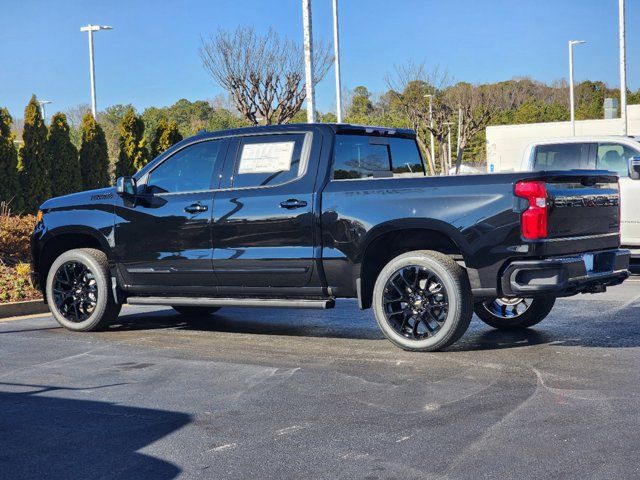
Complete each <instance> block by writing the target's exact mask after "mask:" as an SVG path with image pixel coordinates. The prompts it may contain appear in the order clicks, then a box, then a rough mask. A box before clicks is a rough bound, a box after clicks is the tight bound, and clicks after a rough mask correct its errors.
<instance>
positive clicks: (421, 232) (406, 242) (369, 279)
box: [356, 219, 466, 309]
mask: <svg viewBox="0 0 640 480" xmlns="http://www.w3.org/2000/svg"><path fill="white" fill-rule="evenodd" d="M414 250H435V251H438V252H441V253H444V254H447V255H450V256H452V257H453V258H454V259H455V260H458V261H464V259H465V252H466V242H465V241H464V238H462V235H461V234H460V232H459V231H458V230H456V229H455V228H454V227H453V226H451V225H449V224H447V223H445V222H442V221H439V220H431V219H401V220H394V221H390V222H387V223H385V224H382V225H379V226H377V227H376V228H374V229H372V230H371V231H370V232H369V234H368V235H367V238H366V240H365V242H364V247H363V249H362V255H361V257H360V268H359V270H356V271H357V272H358V278H357V279H356V282H357V291H358V302H359V305H360V308H363V309H365V308H369V307H371V301H372V298H373V287H374V285H375V281H376V279H377V277H378V274H379V273H380V271H381V270H382V268H383V267H384V266H385V265H386V264H387V263H388V262H389V261H390V260H391V259H392V258H395V257H397V256H398V255H401V254H403V253H406V252H410V251H414Z"/></svg>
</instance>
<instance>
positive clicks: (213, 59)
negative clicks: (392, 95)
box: [200, 27, 333, 125]
mask: <svg viewBox="0 0 640 480" xmlns="http://www.w3.org/2000/svg"><path fill="white" fill-rule="evenodd" d="M200 58H201V59H202V65H203V67H204V68H205V70H206V71H207V72H209V74H210V75H211V76H212V77H213V78H214V80H215V81H216V82H217V83H218V84H220V86H222V87H223V88H224V89H225V90H227V92H229V95H230V96H231V99H232V100H233V103H234V105H235V107H236V108H237V109H238V111H239V112H240V113H241V114H242V116H243V117H245V118H246V119H247V120H248V121H249V122H251V123H252V124H253V125H258V124H263V125H270V124H274V123H275V124H280V123H287V122H288V121H289V120H290V119H291V118H292V117H293V116H294V115H295V114H296V113H297V112H298V111H299V110H300V108H301V107H302V103H303V102H304V99H305V95H306V92H305V88H304V87H305V83H304V56H303V47H302V45H301V44H298V43H296V42H293V41H290V40H288V39H286V38H284V39H281V38H280V37H279V36H278V34H277V33H276V32H274V31H273V30H271V29H270V30H269V31H268V32H267V33H266V34H265V35H259V34H257V33H256V32H255V30H254V29H253V27H238V28H237V29H236V30H235V31H234V32H227V31H225V30H219V31H218V33H216V34H215V35H210V36H209V38H208V39H207V40H205V39H204V38H203V39H202V45H201V47H200ZM332 61H333V56H332V54H331V50H330V48H329V46H328V45H326V44H324V43H322V42H316V44H315V45H314V65H315V74H314V83H318V82H319V81H320V80H322V79H323V78H324V76H325V75H326V74H327V71H328V70H329V68H330V67H331V63H332Z"/></svg>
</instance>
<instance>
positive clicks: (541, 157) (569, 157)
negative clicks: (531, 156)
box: [533, 143, 589, 171]
mask: <svg viewBox="0 0 640 480" xmlns="http://www.w3.org/2000/svg"><path fill="white" fill-rule="evenodd" d="M588 168H589V144H588V143H563V144H555V145H540V146H538V147H536V155H535V163H534V165H533V169H534V170H537V171H540V170H576V169H588Z"/></svg>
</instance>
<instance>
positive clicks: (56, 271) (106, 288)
mask: <svg viewBox="0 0 640 480" xmlns="http://www.w3.org/2000/svg"><path fill="white" fill-rule="evenodd" d="M65 279H66V280H65ZM46 296H47V304H48V305H49V310H51V313H52V314H53V316H54V318H55V319H56V320H57V321H58V323H59V324H60V325H62V326H63V327H64V328H66V329H68V330H72V331H74V332H89V331H94V330H100V329H102V328H104V327H106V326H107V325H108V324H109V323H110V322H112V321H113V320H115V319H116V318H117V317H118V314H119V313H120V309H121V308H122V305H121V304H119V303H116V302H115V300H114V298H113V291H112V289H111V278H110V276H109V263H108V261H107V256H106V255H105V254H104V252H102V251H100V250H96V249H94V248H78V249H74V250H68V251H66V252H64V253H63V254H61V255H60V256H59V257H58V258H56V259H55V261H54V262H53V264H52V265H51V268H50V269H49V274H48V275H47V284H46Z"/></svg>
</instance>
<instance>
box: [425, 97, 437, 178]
mask: <svg viewBox="0 0 640 480" xmlns="http://www.w3.org/2000/svg"><path fill="white" fill-rule="evenodd" d="M424 98H428V99H429V126H430V127H431V128H433V95H432V94H431V93H427V94H426V95H425V96H424ZM431 163H432V164H433V165H434V169H435V164H436V143H435V140H434V137H433V130H432V131H431ZM434 173H436V172H434Z"/></svg>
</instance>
